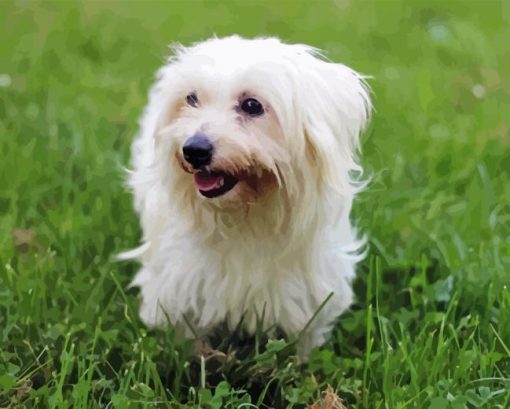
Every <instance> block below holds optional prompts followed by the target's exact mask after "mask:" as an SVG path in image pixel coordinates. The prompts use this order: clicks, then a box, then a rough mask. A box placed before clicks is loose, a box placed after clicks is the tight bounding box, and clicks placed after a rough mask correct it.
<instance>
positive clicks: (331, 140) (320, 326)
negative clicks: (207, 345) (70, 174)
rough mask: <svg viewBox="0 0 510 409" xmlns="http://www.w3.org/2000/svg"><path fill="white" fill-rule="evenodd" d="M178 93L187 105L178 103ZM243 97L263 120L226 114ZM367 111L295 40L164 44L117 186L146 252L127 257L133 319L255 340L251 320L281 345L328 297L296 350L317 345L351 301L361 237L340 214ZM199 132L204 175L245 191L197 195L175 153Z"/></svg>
mask: <svg viewBox="0 0 510 409" xmlns="http://www.w3.org/2000/svg"><path fill="white" fill-rule="evenodd" d="M190 91H194V92H196V93H197V95H198V98H199V99H200V100H201V101H200V106H199V107H190V106H187V105H186V95H188V94H189V92H190ZM245 95H249V96H252V97H255V98H257V99H258V100H260V101H262V102H263V105H264V108H265V111H266V112H265V114H264V115H263V116H262V117H260V118H245V117H242V115H241V114H240V113H239V111H238V110H236V108H235V106H236V105H237V104H238V101H239V99H240V98H242V97H243V96H245ZM370 109H371V105H370V100H369V96H368V89H367V86H366V85H365V83H364V81H363V77H362V76H361V75H359V74H357V73H356V72H354V71H353V70H351V69H350V68H348V67H346V66H344V65H342V64H335V63H332V62H329V61H327V60H325V59H324V58H323V57H322V56H321V55H320V53H319V51H318V50H316V49H314V48H312V47H309V46H306V45H301V44H297V45H288V44H284V43H282V42H281V41H280V40H278V39H275V38H257V39H252V40H248V39H243V38H240V37H238V36H232V37H227V38H222V39H218V38H213V39H210V40H208V41H205V42H202V43H198V44H195V45H193V46H191V47H189V48H184V47H182V46H178V47H175V49H174V55H173V56H172V57H170V58H169V59H168V62H167V63H166V65H165V66H163V67H162V68H161V69H160V70H159V72H158V76H157V82H156V84H155V85H154V87H153V88H152V90H151V92H150V96H149V103H148V106H147V108H146V111H145V114H144V116H143V118H142V120H141V131H140V134H139V135H138V137H137V139H136V140H135V142H134V144H133V158H132V160H133V166H134V170H133V171H132V172H131V173H130V177H129V184H130V186H131V188H132V189H133V191H134V197H135V207H136V210H137V211H138V213H139V214H140V218H141V224H142V227H143V241H144V244H143V245H142V246H141V247H139V248H138V249H135V250H133V251H131V252H128V253H125V257H126V258H131V257H137V258H140V259H141V261H142V268H141V270H140V271H139V273H138V274H137V275H136V278H135V279H134V281H133V285H135V286H138V287H140V289H141V297H142V305H141V312H140V314H141V317H142V319H143V321H144V322H145V323H146V324H148V325H149V326H163V325H165V324H166V323H167V322H168V320H169V321H170V322H171V323H172V324H174V325H180V326H182V327H184V328H185V331H186V333H187V334H188V335H191V332H190V330H189V326H192V327H193V329H194V332H195V331H196V333H198V334H199V335H204V334H205V335H206V334H207V333H208V332H209V331H211V330H212V329H213V328H214V327H215V326H217V325H218V324H220V323H224V322H226V323H227V324H228V326H229V328H231V329H233V328H235V327H236V326H237V325H238V324H239V323H240V322H241V320H242V327H243V328H244V329H245V330H247V331H248V332H250V333H253V332H254V331H255V329H256V325H257V322H259V321H260V319H262V321H263V325H264V327H265V328H266V327H270V326H278V327H279V328H281V329H282V330H283V331H284V332H285V333H287V334H288V335H290V336H292V335H296V334H299V333H300V331H301V330H302V329H303V328H304V327H305V326H306V324H307V323H308V322H309V320H310V319H311V318H312V316H313V315H314V313H315V312H316V311H317V309H318V308H319V306H320V305H321V303H322V302H323V301H324V300H325V299H326V298H327V297H328V295H329V294H330V293H333V296H332V297H331V299H330V300H329V302H327V303H326V305H325V306H324V307H323V308H322V310H320V312H319V314H318V315H317V317H316V318H315V319H314V320H313V321H312V322H311V324H310V325H309V326H308V328H307V331H306V332H305V333H303V334H302V337H301V339H300V344H299V345H300V351H301V354H302V355H303V356H305V357H306V355H307V354H308V353H309V351H310V349H311V348H313V347H315V346H317V345H320V344H321V343H322V342H323V341H324V340H325V336H326V335H327V333H328V331H329V330H330V328H331V324H332V322H333V320H334V319H335V318H336V317H337V316H339V315H340V314H341V313H342V312H343V311H344V310H345V309H346V308H348V306H349V305H350V303H351V301H352V297H353V295H352V290H351V280H352V279H353V277H354V272H355V264H356V262H357V261H358V260H359V259H360V251H359V250H360V246H361V245H362V242H361V241H360V240H358V239H357V238H356V234H355V230H354V229H353V228H352V227H351V223H350V221H349V213H350V209H351V204H352V201H353V198H354V195H355V194H356V192H357V191H359V189H360V187H361V184H360V182H359V181H357V177H356V176H359V174H360V173H361V167H360V166H359V164H358V163H357V162H356V152H357V148H358V142H359V136H360V133H361V131H362V130H363V128H364V127H365V125H366V123H367V121H368V117H369V113H370ZM197 130H202V131H204V132H207V133H208V135H210V136H211V138H212V139H213V143H214V144H215V145H216V150H215V152H216V157H215V162H213V164H212V166H215V167H216V168H219V169H222V170H226V171H229V172H233V173H238V172H241V173H242V172H244V173H245V174H247V175H250V178H251V179H250V180H251V182H250V180H248V179H247V180H241V182H239V183H238V184H237V185H236V187H234V189H232V191H230V192H228V193H226V194H225V195H223V196H221V197H218V198H214V199H207V198H204V197H203V196H201V195H200V193H199V192H198V191H197V189H196V187H195V185H194V182H193V177H192V176H191V175H189V174H188V173H186V172H185V171H184V170H183V168H182V166H184V168H185V165H183V161H182V157H181V154H180V152H181V149H182V144H183V143H184V141H185V140H186V139H187V138H189V137H190V136H191V135H193V134H194V133H195V132H196V131H197ZM185 169H186V168H185ZM262 317H263V318H262Z"/></svg>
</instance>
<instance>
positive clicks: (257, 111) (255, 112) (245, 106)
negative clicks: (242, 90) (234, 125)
mask: <svg viewBox="0 0 510 409" xmlns="http://www.w3.org/2000/svg"><path fill="white" fill-rule="evenodd" d="M241 110H242V111H244V112H246V113H247V114H248V115H251V116H259V115H262V114H263V113H264V107H263V106H262V104H261V103H260V102H259V101H257V100H256V99H255V98H246V99H245V100H244V101H243V102H241Z"/></svg>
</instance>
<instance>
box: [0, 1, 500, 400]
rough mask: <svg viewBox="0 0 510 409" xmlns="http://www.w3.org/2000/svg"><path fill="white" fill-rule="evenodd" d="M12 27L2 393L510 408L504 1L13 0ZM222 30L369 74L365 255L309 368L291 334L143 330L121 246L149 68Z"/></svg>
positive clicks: (3, 91) (4, 61) (1, 22)
mask: <svg viewBox="0 0 510 409" xmlns="http://www.w3.org/2000/svg"><path fill="white" fill-rule="evenodd" d="M0 27H1V32H2V41H0V85H1V87H0V154H1V160H0V232H1V233H2V234H0V346H1V351H0V407H27V408H42V407H49V408H100V407H101V408H105V407H107V408H138V407H140V408H142V407H144V408H149V407H161V408H179V407H196V408H198V407H201V408H234V407H236V408H237V407H243V408H252V407H261V408H264V407H276V408H287V407H289V408H290V407H303V405H305V404H310V403H312V402H314V401H317V400H318V399H319V397H320V396H321V392H322V391H324V390H325V389H326V388H327V385H331V386H332V387H333V388H334V389H335V390H336V391H337V393H338V395H339V396H340V397H341V398H342V399H343V401H344V405H345V406H347V407H349V408H390V409H394V408H425V409H447V408H451V409H454V408H455V409H458V408H510V290H509V288H510V271H509V270H510V134H509V129H510V122H509V118H510V80H509V76H508V67H509V66H510V53H508V45H507V44H508V38H510V7H509V3H508V2H506V3H505V2H504V3H499V2H464V3H461V2H413V3H411V2H406V1H392V2H389V1H388V2H349V1H345V0H341V1H336V2H326V1H324V2H292V3H290V2H281V3H276V2H275V4H270V3H260V2H250V1H246V2H223V3H212V2H206V1H203V2H198V1H197V2H187V3H185V2H182V3H156V2H153V3H147V2H144V3H136V2H129V3H100V2H86V3H75V2H68V3H67V2H66V3H63V2H62V3H61V2H43V3H41V2H35V3H32V2H23V1H19V2H10V1H9V2H7V1H6V2H2V4H1V7H0ZM213 32H215V33H217V34H218V35H224V34H230V33H240V34H243V35H246V36H253V35H260V34H273V35H278V36H281V37H282V38H284V39H285V40H287V41H291V42H306V43H310V44H312V45H315V46H318V47H321V48H323V49H325V50H326V52H327V54H328V55H329V56H330V57H331V58H332V59H334V60H341V61H343V62H345V63H347V64H348V65H351V66H352V67H354V68H355V69H357V70H359V71H361V72H364V73H367V74H371V75H373V76H374V79H373V80H372V81H371V85H372V87H373V90H374V101H375V106H376V113H375V115H374V120H373V123H372V126H371V128H370V130H369V132H368V133H367V135H365V137H364V143H363V145H364V155H363V162H364V165H365V167H366V169H367V170H368V173H369V174H370V175H371V176H372V179H373V180H372V183H371V185H370V188H369V189H368V190H367V191H366V192H364V193H363V194H362V195H361V196H360V198H359V200H358V201H357V203H356V206H355V207H356V208H355V215H354V216H355V218H356V219H357V220H358V223H359V225H360V226H361V228H362V230H363V231H364V232H365V233H367V234H368V236H369V238H370V254H369V257H368V258H367V259H366V260H365V261H364V262H363V263H362V264H361V266H360V268H359V274H358V279H357V280H356V283H355V290H356V295H357V301H356V303H355V305H354V306H353V308H352V309H351V310H350V311H349V312H347V313H346V314H345V315H344V316H343V317H342V319H341V320H340V321H339V323H338V325H337V326H336V327H335V331H334V333H333V336H332V338H331V340H330V341H329V342H328V343H327V344H326V345H325V346H324V347H323V348H321V349H320V350H317V351H315V352H314V353H313V355H312V358H311V360H310V362H309V364H308V365H305V366H302V365H300V363H299V361H298V360H297V358H296V357H295V356H294V354H293V347H292V345H289V344H288V343H286V342H285V341H283V340H279V339H276V340H270V341H269V342H268V343H267V344H265V345H263V339H257V342H258V343H259V344H260V345H259V344H257V346H260V348H259V349H258V350H257V348H255V347H254V346H253V344H243V343H242V342H243V341H242V340H238V343H237V344H235V342H233V341H232V340H230V341H231V343H230V345H231V346H232V345H236V348H237V349H238V355H235V356H233V355H232V354H231V353H226V354H222V353H221V352H211V351H209V352H208V353H207V351H206V350H202V358H200V357H198V358H197V355H196V354H195V352H194V349H193V348H194V346H193V344H192V343H191V342H189V341H183V340H181V339H179V338H178V337H176V334H175V333H174V332H173V331H172V330H171V329H169V330H168V331H147V329H145V328H144V327H143V325H142V324H141V322H140V321H139V319H138V317H137V308H138V306H137V305H138V301H137V298H136V291H135V290H129V291H128V290H126V285H127V284H128V283H129V281H130V279H131V278H132V277H133V275H134V272H135V269H136V266H134V265H132V264H123V263H116V262H114V261H112V255H113V254H115V253H117V252H118V251H120V250H123V249H126V248H130V247H133V246H134V245H135V244H136V243H137V242H138V240H139V237H140V232H139V228H138V224H137V220H136V218H135V216H134V214H133V210H132V206H131V197H130V195H129V194H128V193H127V192H126V191H125V190H124V188H123V186H122V172H121V170H120V168H121V165H123V164H126V163H127V161H128V155H129V145H130V141H131V139H132V137H133V135H134V133H135V132H136V129H137V119H138V117H139V115H140V113H141V110H142V108H143V106H144V104H145V102H146V92H147V88H148V86H149V84H150V83H151V81H152V78H153V73H154V71H155V70H156V68H157V67H158V66H159V65H160V64H161V62H162V58H163V56H164V55H165V54H166V53H167V48H166V45H167V43H168V42H170V41H175V40H179V41H181V42H183V43H189V42H190V41H195V40H198V39H203V38H206V37H208V36H210V35H211V33H213ZM225 348H226V347H225ZM225 348H224V349H223V350H224V351H227V352H228V349H225ZM220 349H221V348H220ZM199 355H200V354H199Z"/></svg>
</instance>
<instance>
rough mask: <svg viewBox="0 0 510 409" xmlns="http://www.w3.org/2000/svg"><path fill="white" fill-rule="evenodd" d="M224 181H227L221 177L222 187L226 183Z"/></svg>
mask: <svg viewBox="0 0 510 409" xmlns="http://www.w3.org/2000/svg"><path fill="white" fill-rule="evenodd" d="M224 183H225V179H223V178H221V179H220V187H222V186H223V185H224Z"/></svg>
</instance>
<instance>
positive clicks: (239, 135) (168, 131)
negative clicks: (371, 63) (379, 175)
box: [150, 36, 370, 208]
mask: <svg viewBox="0 0 510 409" xmlns="http://www.w3.org/2000/svg"><path fill="white" fill-rule="evenodd" d="M174 51H175V52H174V55H173V56H172V57H171V58H170V59H169V61H168V64H167V65H166V66H165V67H163V68H162V69H161V70H160V72H159V80H158V83H157V84H156V86H155V88H154V89H153V91H152V94H151V104H150V107H152V109H156V110H157V111H158V112H157V113H156V115H157V118H158V119H157V126H156V129H155V130H154V134H155V138H156V141H155V146H156V152H157V156H158V157H157V160H158V162H159V164H160V165H161V166H164V167H165V169H166V170H167V172H168V180H169V182H170V184H171V185H172V189H174V191H175V192H180V193H184V192H187V193H186V196H185V198H186V200H192V201H194V202H196V201H197V200H198V201H199V202H198V203H199V205H202V204H204V205H206V206H207V205H213V206H214V208H232V207H239V206H242V205H246V204H251V203H257V202H261V203H263V201H264V198H265V197H268V196H269V195H271V193H274V192H284V193H285V195H286V197H288V198H290V200H301V199H303V197H304V196H306V195H308V194H312V195H313V194H315V195H317V194H319V193H318V192H320V191H321V189H324V188H325V187H330V188H332V189H335V190H336V191H338V192H339V193H340V194H347V195H352V183H351V182H352V181H351V178H350V173H351V171H353V170H359V167H358V165H357V163H356V161H355V153H356V148H357V146H358V137H359V134H360V131H361V130H362V128H363V127H364V126H365V124H366V121H367V117H368V115H369V110H370V102H369V98H368V93H367V88H366V86H365V85H364V82H363V80H362V77H361V76H360V75H358V74H357V73H355V72H354V71H352V70H351V69H349V68H348V67H346V66H344V65H341V64H334V63H331V62H328V61H326V60H324V59H323V58H321V56H320V54H319V53H318V51H317V50H315V49H314V48H312V47H308V46H305V45H288V44H283V43H282V42H280V41H279V40H277V39H274V38H262V39H254V40H246V39H242V38H240V37H237V36H233V37H228V38H223V39H217V38H214V39H211V40H208V41H206V42H202V43H198V44H196V45H194V46H192V47H189V48H184V47H180V46H179V47H176V48H175V50H174Z"/></svg>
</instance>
